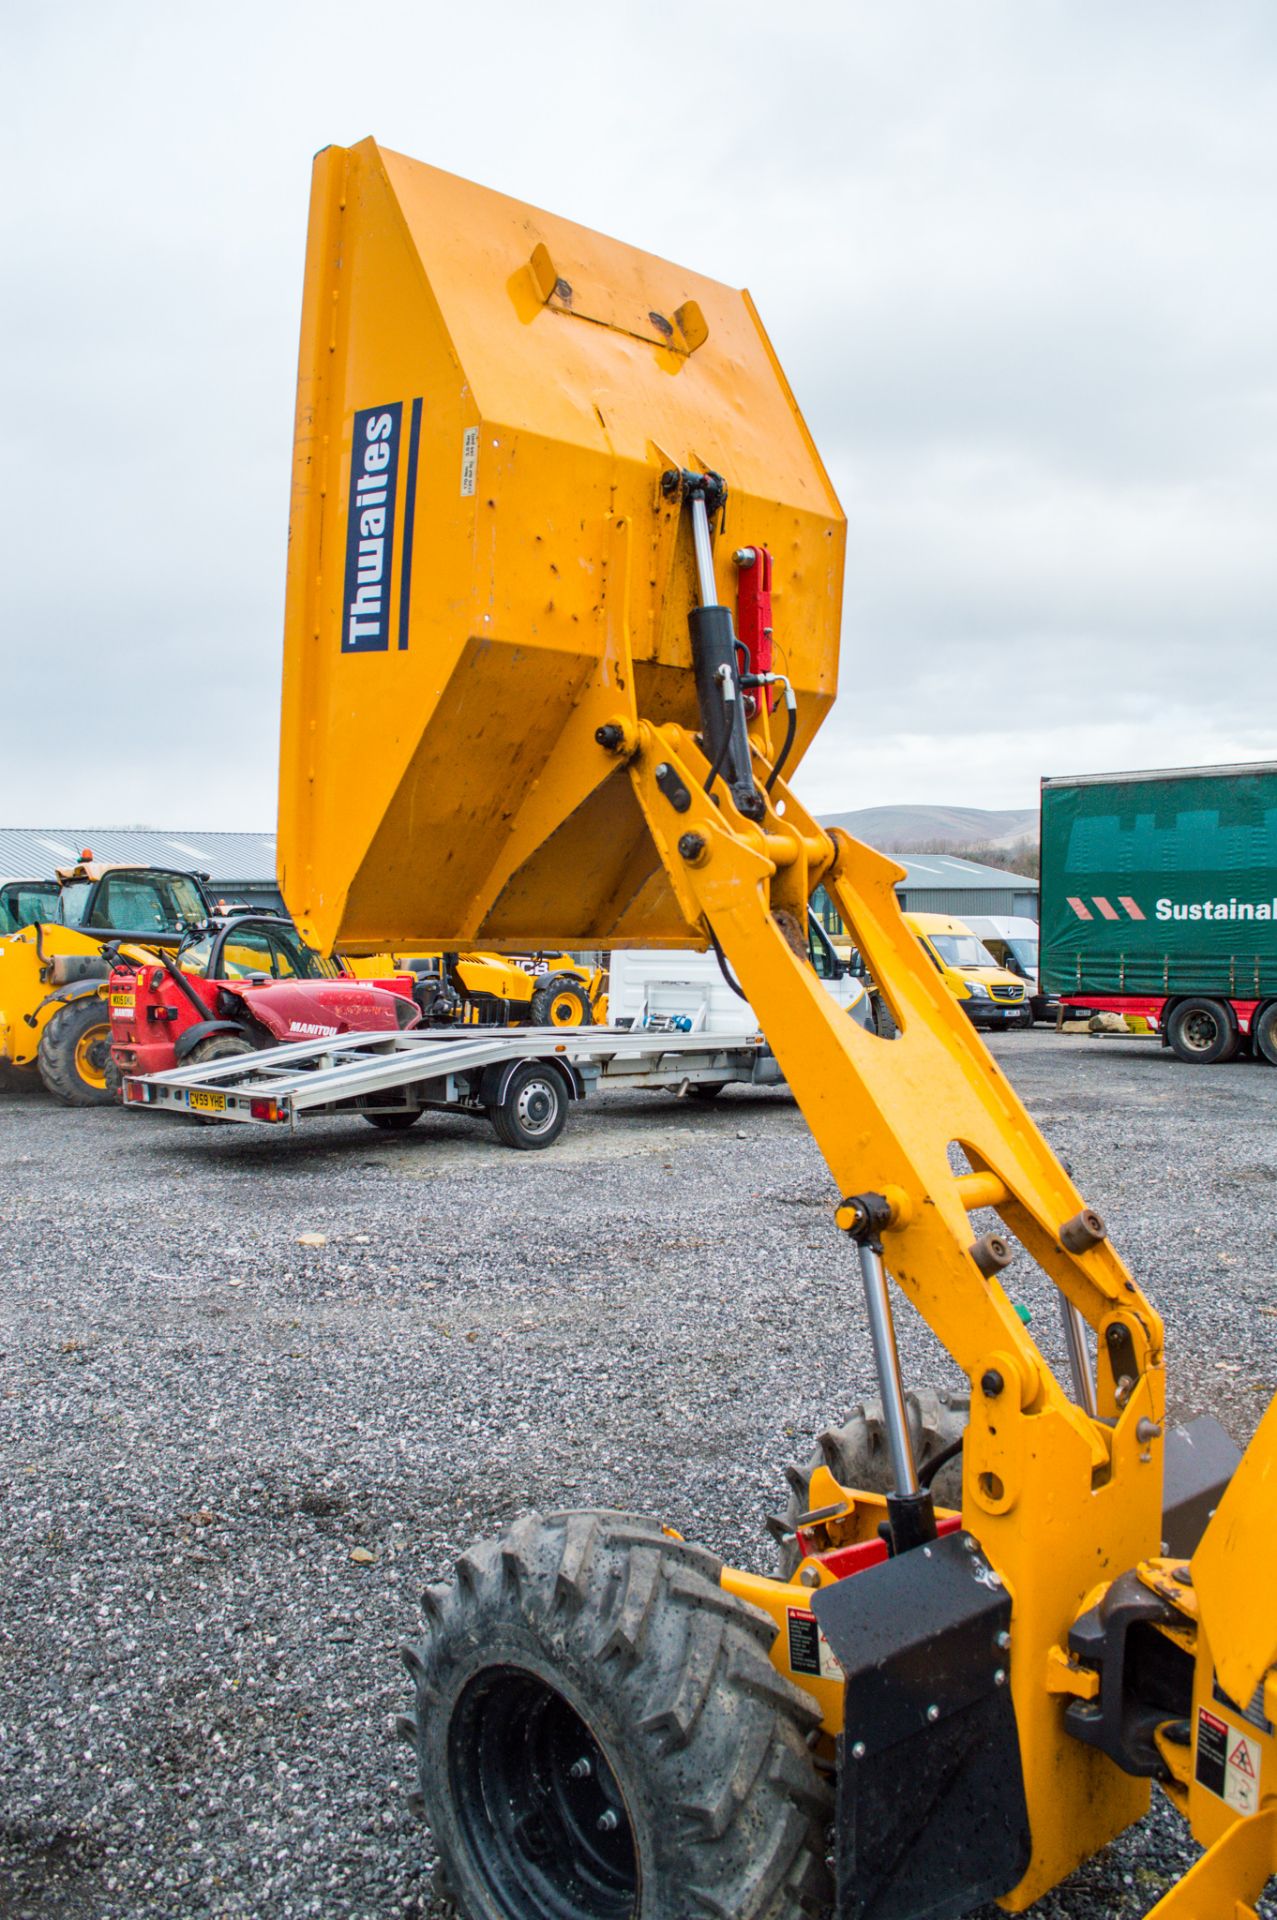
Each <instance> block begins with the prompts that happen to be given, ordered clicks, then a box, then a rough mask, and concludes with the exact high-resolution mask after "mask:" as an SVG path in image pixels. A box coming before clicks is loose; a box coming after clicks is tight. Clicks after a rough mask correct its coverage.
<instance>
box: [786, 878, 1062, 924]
mask: <svg viewBox="0 0 1277 1920" xmlns="http://www.w3.org/2000/svg"><path fill="white" fill-rule="evenodd" d="M896 897H897V899H898V900H899V902H900V905H901V908H902V910H903V911H904V912H905V913H945V914H948V915H949V917H950V918H951V919H954V920H965V919H966V917H967V915H968V914H973V913H974V914H980V915H993V916H994V917H996V918H1001V919H1013V918H1022V919H1025V920H1036V919H1037V917H1038V896H1037V893H1036V892H1035V891H1034V890H1033V889H1032V888H1028V889H1026V890H1024V891H1023V892H1020V891H1017V890H1016V889H1015V888H1013V887H897V889H896ZM812 906H813V908H814V909H815V911H816V914H817V915H818V917H819V919H820V921H821V922H822V924H823V926H824V928H825V931H826V932H827V933H831V934H841V933H844V932H845V931H846V929H845V928H844V926H843V923H842V916H841V915H840V914H839V912H838V910H837V909H836V907H835V906H834V903H833V901H832V900H831V899H830V898H829V895H828V894H827V893H826V892H825V889H824V888H823V887H818V888H817V889H816V892H815V893H814V894H813V895H812Z"/></svg>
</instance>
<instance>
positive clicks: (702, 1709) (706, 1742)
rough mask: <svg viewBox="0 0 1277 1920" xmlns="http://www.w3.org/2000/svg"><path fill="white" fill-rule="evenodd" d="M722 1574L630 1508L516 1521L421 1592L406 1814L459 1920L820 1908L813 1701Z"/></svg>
mask: <svg viewBox="0 0 1277 1920" xmlns="http://www.w3.org/2000/svg"><path fill="white" fill-rule="evenodd" d="M720 1571H721V1562H720V1561H719V1560H718V1559H717V1558H716V1557H715V1556H714V1555H713V1554H711V1553H708V1552H707V1551H706V1550H705V1549H704V1548H702V1547H695V1546H691V1545H689V1544H687V1543H686V1542H684V1541H681V1540H676V1539H671V1538H670V1536H669V1535H668V1534H666V1533H665V1532H664V1530H663V1529H662V1528H661V1527H660V1526H658V1525H657V1523H656V1522H655V1521H652V1520H647V1519H643V1518H640V1517H638V1516H634V1515H630V1514H623V1513H558V1514H550V1515H549V1516H548V1517H547V1518H545V1519H542V1518H541V1516H540V1515H539V1514H531V1515H527V1516H525V1517H524V1518H523V1519H521V1520H518V1521H516V1523H515V1524H514V1526H513V1527H512V1528H511V1529H510V1531H509V1532H508V1533H507V1534H506V1535H505V1537H504V1538H503V1539H501V1540H487V1541H483V1542H481V1543H480V1544H479V1545H478V1546H475V1547H472V1548H471V1549H470V1550H469V1552H467V1553H465V1554H463V1555H462V1557H461V1559H460V1560H459V1561H458V1562H457V1567H456V1575H457V1577H456V1583H455V1584H454V1585H452V1586H441V1587H428V1588H427V1589H426V1592H425V1594H424V1596H423V1608H424V1613H425V1631H424V1634H423V1636H422V1638H421V1639H420V1640H419V1641H417V1642H416V1643H415V1644H413V1645H410V1646H407V1647H405V1648H404V1650H403V1658H404V1663H405V1665H406V1666H407V1668H408V1671H409V1673H410V1674H411V1676H412V1679H413V1682H414V1690H415V1709H416V1711H415V1714H414V1716H413V1717H412V1718H409V1717H407V1716H404V1717H403V1718H402V1719H401V1720H400V1722H399V1730H400V1732H401V1733H402V1735H403V1737H404V1739H406V1740H408V1741H409V1742H410V1743H411V1744H412V1746H413V1748H414V1750H415V1753H416V1757H417V1767H418V1777H419V1781H420V1796H419V1801H418V1803H417V1804H418V1806H419V1810H420V1811H421V1812H422V1813H423V1814H424V1816H425V1819H426V1820H427V1821H428V1823H429V1825H430V1829H431V1832H432V1834H433V1836H434V1843H435V1846H436V1848H437V1849H438V1851H439V1854H440V1857H441V1860H442V1863H443V1868H444V1873H445V1874H446V1876H447V1881H448V1887H449V1892H450V1894H451V1895H452V1897H453V1898H454V1899H455V1901H456V1903H457V1905H458V1907H459V1908H460V1910H461V1911H462V1912H463V1913H467V1914H470V1915H472V1916H473V1917H474V1920H638V1916H640V1915H641V1916H642V1917H643V1920H665V1917H667V1916H673V1915H678V1917H679V1920H711V1916H712V1917H713V1920H724V1916H726V1915H728V1914H730V1915H731V1916H732V1920H803V1917H804V1916H814V1915H817V1914H821V1913H824V1912H825V1911H826V1910H827V1903H828V1900H829V1895H830V1891H831V1889H830V1886H829V1879H828V1874H827V1870H826V1866H825V1826H826V1822H827V1820H828V1818H829V1812H830V1808H829V1795H828V1791H827V1789H826V1787H825V1785H824V1783H823V1781H822V1780H821V1778H820V1776H819V1775H818V1774H817V1772H816V1768H815V1765H814V1763H813V1760H812V1756H811V1753H810V1751H809V1749H808V1746H807V1739H808V1736H809V1735H810V1734H811V1733H813V1732H814V1731H815V1728H816V1727H817V1726H818V1725H819V1717H818V1714H817V1712H816V1709H815V1708H814V1707H813V1705H812V1703H811V1702H810V1700H808V1699H807V1698H806V1696H805V1695H804V1694H802V1693H801V1692H800V1691H799V1689H798V1688H797V1687H795V1686H793V1685H791V1683H790V1682H789V1681H788V1680H786V1679H784V1678H782V1676H781V1675H780V1674H778V1673H777V1671H776V1669H775V1668H774V1667H773V1666H772V1664H771V1661H770V1660H769V1659H768V1648H769V1647H770V1646H771V1643H772V1640H773V1638H774V1633H775V1629H774V1626H773V1624H772V1622H771V1621H770V1620H768V1619H766V1618H764V1616H763V1615H762V1614H761V1613H759V1612H757V1611H756V1610H755V1609H754V1608H752V1607H748V1606H746V1605H745V1604H744V1603H743V1602H742V1601H740V1600H737V1599H736V1598H735V1597H734V1596H733V1595H731V1594H728V1593H725V1592H724V1591H723V1589H722V1587H721V1586H720V1585H719V1574H720Z"/></svg>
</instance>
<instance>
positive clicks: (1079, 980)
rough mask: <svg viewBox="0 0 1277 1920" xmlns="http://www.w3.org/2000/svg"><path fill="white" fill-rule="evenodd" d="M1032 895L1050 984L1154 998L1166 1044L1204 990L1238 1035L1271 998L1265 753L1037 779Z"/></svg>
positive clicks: (1269, 779) (1274, 977) (1120, 998)
mask: <svg viewBox="0 0 1277 1920" xmlns="http://www.w3.org/2000/svg"><path fill="white" fill-rule="evenodd" d="M1041 900H1042V907H1041V911H1042V926H1041V940H1042V946H1041V978H1042V982H1043V986H1044V988H1045V989H1046V990H1047V991H1048V992H1051V993H1057V994H1059V995H1060V996H1061V997H1062V998H1063V999H1065V1000H1072V1001H1073V1002H1075V1003H1080V1004H1083V1005H1087V1006H1092V1007H1094V1006H1096V1005H1097V1004H1100V1003H1105V1004H1109V1005H1120V1004H1122V1003H1123V1002H1126V1003H1129V1002H1132V1001H1139V1002H1141V1003H1153V1004H1151V1005H1141V1006H1140V1007H1139V1008H1136V1007H1133V1006H1130V1005H1128V1006H1127V1010H1128V1011H1149V1012H1151V1013H1153V1015H1154V1017H1156V1018H1157V1019H1158V1020H1159V1021H1160V1022H1161V1023H1162V1027H1163V1033H1164V1036H1166V1035H1169V1037H1170V1041H1171V1044H1172V1045H1173V1046H1174V1045H1176V1041H1175V1032H1174V1027H1173V1024H1172V1021H1173V1015H1174V1013H1175V1008H1176V1004H1177V1003H1178V1002H1180V1001H1182V1000H1183V999H1185V997H1194V998H1201V997H1202V996H1210V997H1212V998H1213V999H1215V1000H1217V1001H1220V1002H1222V1003H1227V1006H1228V1008H1229V1010H1230V1013H1231V1017H1232V1019H1233V1021H1234V1023H1235V1026H1236V1029H1237V1032H1238V1034H1239V1035H1240V1036H1241V1037H1243V1038H1244V1037H1245V1035H1246V1034H1247V1032H1248V1031H1249V1028H1250V1024H1251V1017H1252V1015H1253V1014H1254V1013H1255V1012H1256V1010H1257V1009H1262V1007H1263V1004H1264V1003H1265V1002H1266V1001H1268V1000H1270V999H1272V998H1274V997H1277V762H1264V763H1262V764H1255V765H1246V766H1230V767H1186V768H1180V769H1174V770H1171V771H1167V772H1156V773H1120V774H1095V775H1086V776H1084V777H1081V778H1078V779H1045V780H1043V782H1042V895H1041ZM1176 1051H1181V1049H1180V1048H1179V1047H1178V1046H1177V1047H1176ZM1185 1057H1190V1056H1189V1055H1187V1054H1186V1055H1185ZM1192 1057H1198V1056H1196V1055H1194V1056H1192Z"/></svg>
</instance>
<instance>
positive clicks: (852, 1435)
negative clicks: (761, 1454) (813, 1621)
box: [780, 1387, 970, 1577]
mask: <svg viewBox="0 0 1277 1920" xmlns="http://www.w3.org/2000/svg"><path fill="white" fill-rule="evenodd" d="M905 1406H906V1409H907V1411H908V1415H909V1431H910V1434H911V1435H912V1437H913V1456H914V1464H915V1465H916V1466H918V1467H925V1466H927V1465H928V1464H929V1463H930V1462H931V1461H932V1460H934V1459H935V1457H936V1455H937V1454H938V1453H941V1452H942V1451H943V1450H944V1448H945V1447H947V1446H950V1445H951V1444H952V1443H953V1441H955V1440H959V1439H961V1437H962V1434H963V1432H964V1430H965V1428H966V1424H967V1414H968V1411H969V1408H970V1395H969V1394H967V1393H959V1392H955V1391H953V1390H952V1389H951V1388H949V1387H910V1388H909V1389H908V1390H907V1391H906V1393H905ZM817 1467H828V1469H829V1471H830V1473H832V1474H833V1476H834V1479H835V1480H836V1481H837V1482H838V1484H839V1486H840V1487H848V1488H851V1489H853V1490H857V1489H858V1490H859V1491H860V1492H862V1493H890V1492H891V1488H892V1479H891V1456H890V1454H889V1453H888V1451H887V1435H886V1430H885V1428H884V1426H883V1423H882V1403H881V1401H878V1400H869V1401H866V1403H865V1404H864V1406H861V1407H857V1408H856V1411H855V1412H854V1413H853V1414H852V1416H851V1418H850V1420H849V1421H848V1422H847V1424H846V1426H845V1427H827V1428H826V1430H825V1432H824V1433H822V1434H821V1436H820V1438H819V1440H818V1441H817V1442H816V1451H815V1452H814V1453H813V1454H812V1456H811V1459H810V1460H809V1461H808V1462H807V1465H806V1466H805V1467H786V1469H785V1478H786V1480H788V1482H789V1499H788V1500H787V1501H786V1503H785V1525H786V1527H788V1528H789V1529H791V1530H792V1528H793V1527H794V1525H795V1524H796V1522H797V1521H798V1520H799V1519H800V1518H801V1517H802V1515H803V1514H804V1513H807V1512H809V1511H810V1509H811V1499H810V1496H809V1493H808V1489H809V1488H810V1486H811V1476H812V1474H813V1473H814V1472H815V1471H816V1468H817ZM932 1492H933V1493H934V1494H935V1496H936V1503H937V1505H938V1506H942V1507H961V1505H962V1457H961V1455H959V1456H958V1458H957V1459H955V1460H952V1461H950V1463H949V1465H948V1466H946V1467H941V1469H940V1471H939V1473H938V1474H937V1475H936V1477H935V1480H934V1482H933V1483H932ZM798 1560H799V1553H798V1546H797V1543H796V1542H795V1541H793V1540H786V1541H782V1542H781V1544H780V1572H781V1574H782V1575H784V1576H786V1577H787V1576H788V1575H789V1574H791V1573H792V1572H793V1571H794V1568H795V1567H796V1566H797V1565H798Z"/></svg>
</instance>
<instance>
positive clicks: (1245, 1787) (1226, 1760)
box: [1195, 1707, 1261, 1813]
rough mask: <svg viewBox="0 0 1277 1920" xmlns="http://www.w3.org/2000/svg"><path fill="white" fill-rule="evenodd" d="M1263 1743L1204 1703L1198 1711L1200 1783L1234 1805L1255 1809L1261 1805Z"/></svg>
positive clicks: (1248, 1810) (1197, 1773) (1236, 1809)
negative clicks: (1211, 1711)
mask: <svg viewBox="0 0 1277 1920" xmlns="http://www.w3.org/2000/svg"><path fill="white" fill-rule="evenodd" d="M1260 1765H1261V1759H1260V1745H1259V1742H1258V1740H1256V1739H1254V1738H1253V1736H1252V1735H1250V1734H1246V1733H1243V1732H1242V1731H1241V1729H1240V1728H1239V1727H1234V1726H1230V1725H1229V1723H1228V1721H1227V1720H1221V1719H1220V1717H1219V1715H1218V1714H1216V1713H1209V1712H1207V1710H1206V1708H1205V1707H1201V1708H1200V1709H1199V1710H1198V1715H1197V1761H1196V1768H1195V1777H1196V1780H1197V1784H1198V1785H1199V1786H1201V1787H1205V1788H1206V1790H1207V1792H1208V1793H1214V1794H1217V1795H1218V1796H1219V1798H1220V1799H1221V1800H1223V1801H1226V1802H1227V1804H1228V1805H1229V1806H1230V1807H1232V1809H1233V1811H1234V1812H1235V1813H1254V1812H1255V1810H1256V1809H1257V1807H1258V1806H1259V1770H1260Z"/></svg>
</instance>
